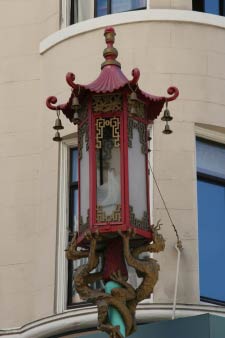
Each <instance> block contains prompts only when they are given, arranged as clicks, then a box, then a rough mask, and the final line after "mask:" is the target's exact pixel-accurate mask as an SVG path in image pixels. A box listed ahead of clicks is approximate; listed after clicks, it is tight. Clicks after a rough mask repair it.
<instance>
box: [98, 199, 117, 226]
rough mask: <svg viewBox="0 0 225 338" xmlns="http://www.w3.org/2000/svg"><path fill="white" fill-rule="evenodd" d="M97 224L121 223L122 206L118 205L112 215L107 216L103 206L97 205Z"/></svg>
mask: <svg viewBox="0 0 225 338" xmlns="http://www.w3.org/2000/svg"><path fill="white" fill-rule="evenodd" d="M96 222H98V223H100V222H121V205H120V204H117V205H116V207H115V210H114V211H113V212H112V214H111V215H107V214H106V213H105V211H103V209H102V206H100V205H97V207H96Z"/></svg>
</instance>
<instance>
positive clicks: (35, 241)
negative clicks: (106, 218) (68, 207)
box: [0, 0, 59, 328]
mask: <svg viewBox="0 0 225 338" xmlns="http://www.w3.org/2000/svg"><path fill="white" fill-rule="evenodd" d="M58 13H59V9H58V1H57V0H39V1H37V0H29V1H26V0H12V1H8V0H3V1H0V45H1V48H0V114H1V123H0V149H1V150H0V163H1V165H0V167H1V179H0V180H1V197H0V220H1V221H0V224H1V227H0V229H1V230H0V232H1V235H0V299H1V301H0V328H5V327H14V326H19V325H21V324H24V323H26V322H29V321H31V320H34V319H35V318H39V317H40V316H41V317H42V316H45V315H49V314H51V313H52V312H53V294H54V278H53V277H54V255H55V247H54V244H55V228H54V229H53V230H52V228H53V227H52V224H51V223H49V222H47V220H46V221H45V223H42V219H43V214H46V213H47V211H46V210H45V209H44V207H43V208H42V207H41V206H42V205H43V204H44V201H46V199H47V197H48V204H49V205H50V195H47V194H46V193H45V192H46V190H44V189H43V184H42V183H41V182H42V173H43V172H44V171H45V170H50V169H47V167H48V166H46V168H45V167H44V164H45V162H43V161H42V158H41V154H42V151H43V148H44V147H45V144H44V143H43V140H42V107H41V100H42V98H41V96H40V55H39V43H40V41H41V40H42V39H43V38H44V37H45V36H46V35H49V34H51V33H53V32H55V31H56V30H58V27H59V26H58V22H59V14H58ZM55 209H56V207H55V205H52V207H51V212H53V210H55ZM54 214H56V212H55V211H54ZM54 226H55V223H54ZM50 238H51V240H50ZM49 257H51V260H49Z"/></svg>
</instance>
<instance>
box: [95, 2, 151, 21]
mask: <svg viewBox="0 0 225 338" xmlns="http://www.w3.org/2000/svg"><path fill="white" fill-rule="evenodd" d="M97 2H98V0H94V18H99V17H100V16H98V15H97ZM144 9H145V10H146V9H148V0H146V7H141V8H135V9H130V10H129V11H123V12H116V13H112V0H107V14H105V15H109V14H117V13H126V12H133V11H140V10H144ZM103 16H104V15H103Z"/></svg>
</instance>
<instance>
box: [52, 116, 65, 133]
mask: <svg viewBox="0 0 225 338" xmlns="http://www.w3.org/2000/svg"><path fill="white" fill-rule="evenodd" d="M53 129H55V130H60V129H64V127H63V125H62V121H61V120H60V118H59V117H57V119H56V120H55V125H54V127H53Z"/></svg>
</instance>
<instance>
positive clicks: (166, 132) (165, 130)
mask: <svg viewBox="0 0 225 338" xmlns="http://www.w3.org/2000/svg"><path fill="white" fill-rule="evenodd" d="M163 134H167V135H169V134H172V130H171V129H170V126H169V124H168V122H166V125H165V129H164V130H163Z"/></svg>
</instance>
